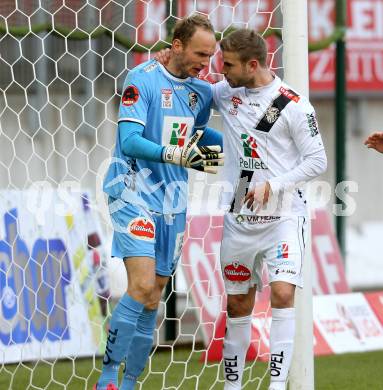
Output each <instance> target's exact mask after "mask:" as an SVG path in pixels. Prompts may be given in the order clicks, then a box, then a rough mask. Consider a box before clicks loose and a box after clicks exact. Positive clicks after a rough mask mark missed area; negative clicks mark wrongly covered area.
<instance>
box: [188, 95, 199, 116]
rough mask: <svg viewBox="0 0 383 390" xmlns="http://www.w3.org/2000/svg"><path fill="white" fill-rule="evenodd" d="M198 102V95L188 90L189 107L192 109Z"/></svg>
mask: <svg viewBox="0 0 383 390" xmlns="http://www.w3.org/2000/svg"><path fill="white" fill-rule="evenodd" d="M197 103H198V95H197V94H196V93H195V92H189V107H190V108H191V109H192V110H193V111H194V110H195V108H196V106H197Z"/></svg>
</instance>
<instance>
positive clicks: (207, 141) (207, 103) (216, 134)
mask: <svg viewBox="0 0 383 390" xmlns="http://www.w3.org/2000/svg"><path fill="white" fill-rule="evenodd" d="M206 87H207V93H206V96H203V97H202V99H203V100H202V101H203V107H202V109H201V111H200V112H199V113H198V115H197V118H196V123H195V126H194V130H193V132H195V131H197V130H202V131H203V137H202V138H201V139H200V140H199V142H198V146H209V145H219V146H220V147H221V150H223V137H222V133H221V132H220V131H218V130H217V129H213V128H212V127H209V126H208V122H209V119H210V114H211V109H212V106H213V102H214V100H213V88H212V87H213V86H212V85H211V84H206ZM204 95H205V94H204Z"/></svg>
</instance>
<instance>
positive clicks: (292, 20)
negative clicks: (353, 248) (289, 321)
mask: <svg viewBox="0 0 383 390" xmlns="http://www.w3.org/2000/svg"><path fill="white" fill-rule="evenodd" d="M282 14H283V28H282V39H283V69H284V81H285V82H286V83H288V84H290V85H293V86H294V87H295V88H296V89H297V90H299V91H300V92H301V93H303V94H304V95H306V96H307V97H308V96H309V73H308V71H309V69H308V25H307V0H282ZM309 216H310V214H309ZM307 237H308V241H307V244H306V255H305V261H304V265H303V281H304V286H303V289H297V291H296V296H295V305H296V309H297V310H296V313H297V316H296V336H295V350H294V356H293V361H292V366H291V370H290V389H291V390H313V389H314V346H313V303H312V300H313V298H312V275H311V270H312V264H311V262H312V254H311V224H310V218H309V220H308V234H307Z"/></svg>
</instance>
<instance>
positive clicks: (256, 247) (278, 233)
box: [220, 213, 306, 295]
mask: <svg viewBox="0 0 383 390" xmlns="http://www.w3.org/2000/svg"><path fill="white" fill-rule="evenodd" d="M305 242H306V218H305V217H298V216H290V217H267V216H256V215H242V214H232V213H227V214H226V215H225V217H224V226H223V237H222V244H221V255H220V258H221V270H222V276H223V280H224V284H225V289H226V293H227V294H230V295H235V294H246V293H247V292H248V290H249V288H251V287H253V286H255V285H256V286H257V290H258V291H262V287H263V283H262V271H263V265H264V264H266V265H267V270H268V281H269V283H271V282H275V281H284V282H288V283H291V284H294V285H296V286H298V287H302V263H303V257H304V248H305Z"/></svg>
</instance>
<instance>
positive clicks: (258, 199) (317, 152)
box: [244, 103, 327, 210]
mask: <svg viewBox="0 0 383 390" xmlns="http://www.w3.org/2000/svg"><path fill="white" fill-rule="evenodd" d="M290 104H293V103H290ZM307 106H308V109H307V110H302V109H298V107H296V108H297V110H296V111H295V113H294V115H293V116H292V118H291V119H290V121H289V130H290V134H291V136H292V138H293V139H294V142H295V144H296V146H297V148H298V151H299V153H300V156H301V157H302V162H301V163H300V164H299V165H297V166H296V167H295V168H294V169H293V170H291V171H289V172H287V173H285V174H284V175H280V176H277V177H273V178H271V179H269V180H268V181H267V182H266V183H262V184H259V185H257V186H255V188H253V189H251V190H249V191H248V193H247V194H246V196H245V198H244V203H245V204H246V205H247V207H249V208H250V209H252V210H254V209H256V208H259V207H261V206H262V205H264V204H266V203H267V202H268V200H269V198H270V196H271V195H277V194H278V193H279V192H280V191H282V190H286V189H290V188H293V187H294V186H296V185H297V184H298V183H302V182H303V183H305V182H308V181H310V180H312V179H314V178H315V177H317V176H319V175H320V174H322V173H323V172H325V170H326V168H327V157H326V152H325V150H324V147H323V142H322V138H321V136H320V134H319V128H318V123H317V121H316V118H315V111H314V108H313V107H312V106H311V105H310V104H308V105H307Z"/></svg>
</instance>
